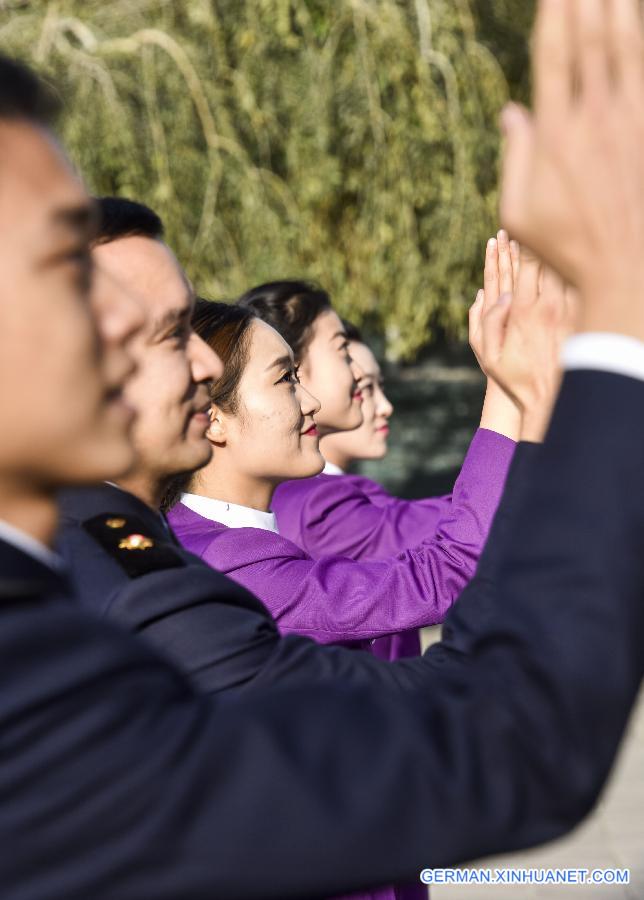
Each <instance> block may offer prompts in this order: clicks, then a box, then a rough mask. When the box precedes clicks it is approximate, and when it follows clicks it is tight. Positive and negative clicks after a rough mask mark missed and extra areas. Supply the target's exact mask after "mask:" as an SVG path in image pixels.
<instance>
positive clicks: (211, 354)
mask: <svg viewBox="0 0 644 900" xmlns="http://www.w3.org/2000/svg"><path fill="white" fill-rule="evenodd" d="M188 358H189V360H190V367H191V371H192V377H193V380H194V381H196V382H197V383H198V384H200V383H201V382H203V381H217V380H218V379H219V378H221V376H222V375H223V374H224V364H223V362H222V361H221V359H220V357H219V356H217V354H216V353H215V351H214V350H212V349H211V348H210V347H209V346H208V344H207V343H206V342H205V341H204V340H203V339H202V338H200V337H199V335H198V334H197V332H196V331H193V332H192V333H191V335H190V340H189V341H188Z"/></svg>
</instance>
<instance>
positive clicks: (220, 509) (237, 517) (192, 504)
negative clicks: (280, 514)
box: [181, 494, 279, 534]
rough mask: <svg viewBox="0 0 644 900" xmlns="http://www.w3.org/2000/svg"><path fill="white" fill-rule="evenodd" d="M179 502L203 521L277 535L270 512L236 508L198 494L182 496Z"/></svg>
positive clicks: (275, 525)
mask: <svg viewBox="0 0 644 900" xmlns="http://www.w3.org/2000/svg"><path fill="white" fill-rule="evenodd" d="M181 502H182V503H183V505H184V506H187V507H188V509H191V510H192V511H193V512H196V513H198V514H199V515H200V516H203V517H204V519H210V521H211V522H221V524H222V525H227V526H228V528H261V529H262V530H263V531H273V532H275V534H279V531H278V528H277V519H276V518H275V513H272V512H263V511H262V510H261V509H253V508H252V507H251V506H238V505H237V504H236V503H226V502H225V501H224V500H213V498H212V497H202V496H201V495H200V494H182V495H181Z"/></svg>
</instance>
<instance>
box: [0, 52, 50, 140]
mask: <svg viewBox="0 0 644 900" xmlns="http://www.w3.org/2000/svg"><path fill="white" fill-rule="evenodd" d="M59 110H60V101H59V99H58V97H57V95H56V93H55V92H54V90H53V88H52V87H51V86H50V85H48V84H46V83H45V82H44V81H43V80H42V79H41V78H40V77H39V76H38V75H36V73H35V72H34V71H33V69H30V68H29V67H28V66H26V65H25V64H24V63H22V62H19V61H18V60H17V59H11V58H10V57H9V56H5V55H4V54H3V53H0V119H27V120H28V121H29V122H35V123H37V124H38V125H45V126H50V125H53V124H54V122H55V120H56V117H57V116H58V113H59Z"/></svg>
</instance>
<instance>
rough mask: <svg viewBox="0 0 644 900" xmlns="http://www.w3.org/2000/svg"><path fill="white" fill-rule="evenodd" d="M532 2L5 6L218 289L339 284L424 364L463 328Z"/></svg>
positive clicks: (11, 34) (116, 180)
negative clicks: (423, 351) (294, 281)
mask: <svg viewBox="0 0 644 900" xmlns="http://www.w3.org/2000/svg"><path fill="white" fill-rule="evenodd" d="M531 16H532V3H531V2H528V0H477V2H475V0H471V2H470V0H111V2H108V0H50V2H48V0H4V2H0V46H1V47H2V49H3V50H4V51H5V52H12V53H15V54H18V55H20V56H22V57H23V58H25V59H27V60H29V61H31V62H33V63H34V64H35V65H36V66H37V67H38V68H39V70H40V71H41V72H44V73H46V75H47V76H48V77H50V78H51V79H52V80H53V81H54V82H55V83H56V85H57V86H58V87H59V89H60V91H61V93H62V95H63V98H64V100H65V102H66V113H65V116H64V119H63V123H62V135H63V138H64V140H65V143H66V144H67V146H68V148H69V149H70V151H71V153H72V156H73V157H74V159H75V161H76V162H77V163H78V165H79V166H80V168H81V170H82V171H83V173H84V174H85V177H86V178H87V180H88V182H89V185H90V187H91V189H92V190H94V191H95V192H98V193H103V194H105V193H110V194H111V193H118V194H122V195H125V196H129V197H132V198H134V199H140V200H142V201H144V202H147V203H149V204H150V205H151V206H153V207H154V208H155V209H157V210H158V211H159V212H160V214H161V215H162V216H163V218H164V220H165V222H166V226H167V234H168V240H169V243H170V244H171V245H172V246H173V247H174V248H175V249H176V252H177V255H178V256H179V258H180V260H181V261H182V263H183V264H184V265H185V266H186V268H187V270H188V272H189V274H190V276H191V278H192V279H193V281H194V283H195V286H196V288H197V290H198V291H199V292H201V293H203V294H205V295H206V296H210V297H215V298H221V297H233V296H235V295H237V294H239V293H240V292H241V291H243V290H245V289H246V288H248V287H250V286H251V285H252V284H256V283H258V282H260V281H264V280H268V279H273V278H280V277H293V276H298V277H299V276H304V277H307V278H313V279H316V280H318V281H319V282H320V283H321V284H322V285H323V286H324V287H325V288H326V289H327V290H329V291H330V292H331V294H332V296H333V298H334V301H335V303H336V306H337V308H338V309H339V311H340V312H341V313H343V314H345V315H348V316H350V317H351V318H353V319H354V320H356V321H358V322H361V323H363V324H364V323H366V324H367V325H368V327H369V328H370V329H371V330H372V331H374V332H377V333H381V334H382V335H383V336H384V340H385V345H386V350H387V355H388V356H389V358H391V359H409V358H413V356H414V355H415V354H416V353H417V351H418V350H419V349H420V348H421V347H422V346H423V345H424V344H425V343H427V341H428V340H429V339H431V338H432V337H433V336H435V334H436V333H437V331H438V332H443V331H446V332H447V333H448V334H451V335H456V334H459V333H460V334H462V330H463V327H464V323H465V318H466V316H465V310H466V309H467V306H468V305H469V303H470V301H471V299H472V294H473V291H474V289H475V286H476V284H477V282H478V280H479V278H480V265H481V258H482V252H481V251H482V246H483V244H484V242H485V240H486V238H487V237H488V235H489V234H490V233H491V232H492V231H493V230H494V229H495V227H496V206H497V191H496V185H497V176H498V151H499V138H498V132H497V125H496V123H497V117H498V113H499V110H500V108H501V106H502V104H503V103H504V102H505V100H506V99H507V97H508V96H509V94H511V93H513V94H515V95H516V96H518V97H519V98H523V97H524V96H525V95H526V92H527V88H528V83H527V64H526V63H527V57H526V35H527V33H528V31H529V25H530V20H531Z"/></svg>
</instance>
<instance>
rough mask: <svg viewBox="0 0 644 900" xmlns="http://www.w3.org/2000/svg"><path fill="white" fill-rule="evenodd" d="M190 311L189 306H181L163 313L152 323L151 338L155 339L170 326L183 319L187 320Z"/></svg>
mask: <svg viewBox="0 0 644 900" xmlns="http://www.w3.org/2000/svg"><path fill="white" fill-rule="evenodd" d="M191 314H192V309H191V308H190V307H189V306H183V307H181V308H177V309H169V310H168V311H167V312H165V313H163V315H162V316H160V317H159V318H158V319H155V320H154V321H153V323H152V336H153V337H157V336H158V335H159V334H160V333H161V332H163V331H165V330H166V329H167V328H169V327H170V326H171V325H177V324H178V323H180V322H183V320H184V319H189V318H190V316H191Z"/></svg>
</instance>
